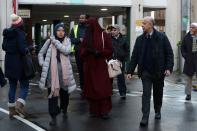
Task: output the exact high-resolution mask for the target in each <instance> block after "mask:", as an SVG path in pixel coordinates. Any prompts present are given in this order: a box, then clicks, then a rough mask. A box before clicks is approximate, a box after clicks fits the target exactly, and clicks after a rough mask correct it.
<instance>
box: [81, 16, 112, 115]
mask: <svg viewBox="0 0 197 131" xmlns="http://www.w3.org/2000/svg"><path fill="white" fill-rule="evenodd" d="M88 24H89V26H88V29H87V31H86V35H85V38H84V41H83V42H82V44H81V48H80V56H81V58H82V61H83V69H84V70H83V71H84V94H83V95H84V98H86V99H87V101H88V103H89V113H90V117H101V118H103V119H108V118H109V115H108V113H109V112H110V111H111V108H112V103H111V95H112V83H111V81H110V78H109V73H108V66H107V63H106V60H107V59H109V58H111V57H112V43H111V38H110V37H109V36H108V35H107V34H106V33H104V32H103V29H102V28H101V27H100V25H99V23H98V21H97V20H96V19H95V18H90V19H88ZM102 33H103V38H104V41H105V46H104V48H103V44H104V43H103V41H102Z"/></svg>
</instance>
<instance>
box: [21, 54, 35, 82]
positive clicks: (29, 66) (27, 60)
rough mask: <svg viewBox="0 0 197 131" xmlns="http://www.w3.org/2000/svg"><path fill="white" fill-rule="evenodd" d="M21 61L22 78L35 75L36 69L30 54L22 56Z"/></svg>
mask: <svg viewBox="0 0 197 131" xmlns="http://www.w3.org/2000/svg"><path fill="white" fill-rule="evenodd" d="M22 61H23V71H24V72H23V73H24V78H26V79H32V78H33V77H34V76H35V72H36V70H35V67H34V64H33V61H32V58H31V54H30V53H28V54H26V55H25V56H22Z"/></svg>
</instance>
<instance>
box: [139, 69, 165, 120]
mask: <svg viewBox="0 0 197 131" xmlns="http://www.w3.org/2000/svg"><path fill="white" fill-rule="evenodd" d="M141 79H142V84H143V95H142V113H143V117H149V114H150V100H151V90H152V87H153V101H154V109H155V112H156V113H157V112H160V111H161V107H162V99H163V87H164V76H161V77H158V76H157V75H152V74H150V73H148V72H146V71H144V72H143V73H142V78H141Z"/></svg>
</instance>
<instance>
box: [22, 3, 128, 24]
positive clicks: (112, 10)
mask: <svg viewBox="0 0 197 131" xmlns="http://www.w3.org/2000/svg"><path fill="white" fill-rule="evenodd" d="M105 7H106V8H107V9H108V10H107V11H101V10H100V9H101V8H102V7H101V6H87V5H86V6H85V5H77V6H76V5H19V10H20V9H28V8H29V9H31V18H32V21H33V23H36V22H42V20H43V19H46V20H47V21H48V22H52V21H53V20H61V21H71V20H74V21H78V17H79V15H80V14H89V15H90V16H94V17H108V16H113V15H115V16H116V15H124V14H125V13H126V7H117V6H114V7H112V6H105ZM65 15H68V16H69V17H68V18H65V17H64V16H65Z"/></svg>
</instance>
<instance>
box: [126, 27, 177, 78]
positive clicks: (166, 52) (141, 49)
mask: <svg viewBox="0 0 197 131" xmlns="http://www.w3.org/2000/svg"><path fill="white" fill-rule="evenodd" d="M145 37H146V34H145V33H144V34H142V35H141V36H139V37H138V38H137V40H136V42H135V45H134V49H133V53H132V56H131V61H130V63H129V68H128V69H127V71H128V74H133V72H134V70H135V68H136V66H137V65H138V76H139V77H141V75H142V72H143V60H144V54H145V50H146V48H145ZM151 43H152V44H153V48H154V49H153V50H152V51H153V57H154V60H155V61H154V64H155V66H154V67H155V70H154V71H155V74H157V75H158V77H161V76H164V72H165V70H170V71H172V70H173V66H174V55H173V51H172V47H171V45H170V42H169V40H168V38H167V36H166V35H165V34H163V33H160V32H158V31H157V30H155V29H154V32H153V35H152V41H151Z"/></svg>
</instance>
